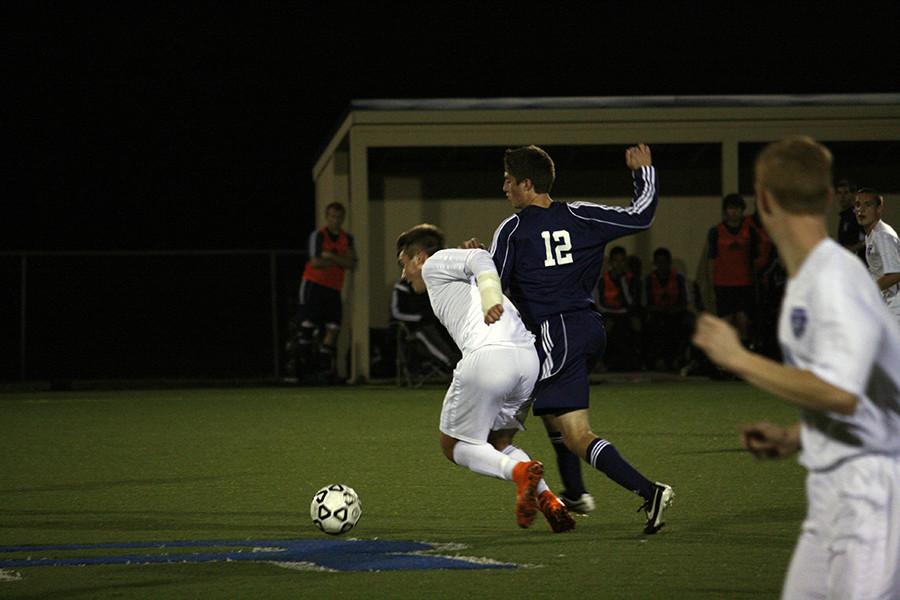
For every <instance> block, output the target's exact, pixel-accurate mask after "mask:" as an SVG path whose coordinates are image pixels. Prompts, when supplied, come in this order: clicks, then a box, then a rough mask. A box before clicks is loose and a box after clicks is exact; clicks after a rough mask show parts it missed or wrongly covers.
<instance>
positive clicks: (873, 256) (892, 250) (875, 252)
mask: <svg viewBox="0 0 900 600" xmlns="http://www.w3.org/2000/svg"><path fill="white" fill-rule="evenodd" d="M866 264H868V265H869V273H871V274H872V278H873V279H876V280H877V279H879V278H881V277H883V276H884V275H885V274H887V273H900V239H898V238H897V232H896V231H894V228H893V227H891V226H890V225H888V224H887V223H885V222H884V221H878V222H877V223H875V227H873V228H872V231H870V232H869V233H867V234H866ZM881 295H882V297H884V301H885V302H886V303H887V305H888V307H889V308H890V309H891V312H892V313H893V314H894V315H895V316H898V317H900V283H895V284H894V285H892V286H891V287H889V288H887V289H884V290H881Z"/></svg>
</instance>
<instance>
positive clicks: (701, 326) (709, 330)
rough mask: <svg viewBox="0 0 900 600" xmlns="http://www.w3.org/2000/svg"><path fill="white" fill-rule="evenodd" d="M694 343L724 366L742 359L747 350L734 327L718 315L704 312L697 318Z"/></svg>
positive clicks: (712, 359) (726, 366) (710, 357)
mask: <svg viewBox="0 0 900 600" xmlns="http://www.w3.org/2000/svg"><path fill="white" fill-rule="evenodd" d="M691 341H692V342H694V345H695V346H697V347H698V348H700V349H701V350H703V351H704V352H705V353H706V355H707V356H708V357H709V359H710V360H711V361H713V362H714V363H716V364H717V365H719V366H720V367H724V368H726V369H728V368H729V365H731V364H735V361H740V360H742V356H743V353H744V352H746V350H745V349H744V347H743V346H742V345H741V341H740V340H739V339H738V335H737V331H735V329H734V327H732V326H731V325H729V324H728V323H726V322H725V321H723V320H722V319H720V318H718V317H714V316H712V315H711V314H709V313H703V314H702V315H700V318H699V319H697V327H696V329H695V330H694V336H693V337H692V338H691Z"/></svg>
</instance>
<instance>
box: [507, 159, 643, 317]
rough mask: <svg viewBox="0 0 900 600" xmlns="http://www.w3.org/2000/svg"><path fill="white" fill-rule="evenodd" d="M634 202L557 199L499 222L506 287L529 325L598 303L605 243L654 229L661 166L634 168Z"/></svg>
mask: <svg viewBox="0 0 900 600" xmlns="http://www.w3.org/2000/svg"><path fill="white" fill-rule="evenodd" d="M632 177H633V179H634V199H633V200H632V203H631V206H628V207H622V206H603V205H600V204H592V203H590V202H570V203H563V202H553V203H551V204H550V206H549V208H542V207H540V206H534V205H531V206H527V207H525V208H523V209H522V210H521V211H519V212H518V214H515V215H513V216H511V217H509V218H508V219H506V220H505V221H503V223H501V224H500V227H498V228H497V231H496V232H495V233H494V240H493V243H492V244H491V255H492V256H493V258H494V263H495V264H496V265H497V272H498V273H500V279H501V280H502V282H503V289H504V291H505V292H506V295H507V296H508V297H509V299H510V300H512V301H513V303H514V304H515V305H516V307H517V308H518V309H519V311H520V312H521V314H522V318H523V319H524V320H525V324H526V325H528V327H529V328H530V329H531V330H532V331H535V328H537V327H539V326H540V324H541V323H542V322H543V321H545V320H546V319H547V318H548V317H550V316H552V315H555V314H561V313H567V312H572V311H576V310H584V309H587V308H591V307H593V306H594V299H593V295H592V291H593V289H594V287H595V286H596V285H597V279H598V278H599V276H600V268H601V266H602V265H603V255H604V252H605V248H606V244H607V243H608V242H610V241H611V240H614V239H616V238H619V237H622V236H624V235H628V234H631V233H637V232H639V231H642V230H644V229H647V228H648V227H650V225H651V223H652V222H653V215H654V213H655V212H656V205H657V202H658V199H659V193H658V191H657V182H656V169H655V168H654V167H652V166H650V167H641V169H640V170H638V171H633V172H632Z"/></svg>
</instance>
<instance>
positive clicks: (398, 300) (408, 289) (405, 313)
mask: <svg viewBox="0 0 900 600" xmlns="http://www.w3.org/2000/svg"><path fill="white" fill-rule="evenodd" d="M391 321H393V322H400V323H403V324H405V325H406V328H407V330H408V331H409V333H410V335H411V337H412V338H414V339H415V340H417V341H419V342H421V345H422V347H423V348H424V349H425V350H426V351H427V353H428V354H427V356H424V357H418V358H417V359H415V360H413V357H408V358H409V359H410V364H411V366H412V368H413V370H424V369H416V366H417V363H418V362H419V361H421V360H429V359H430V360H432V361H433V362H435V363H436V364H438V365H439V366H440V368H441V369H442V370H444V371H446V372H448V373H450V372H452V371H453V369H454V368H455V367H456V363H457V362H458V361H459V359H460V357H461V355H460V352H459V349H458V348H457V347H456V344H455V343H454V342H453V339H452V338H451V337H450V334H449V333H447V330H446V329H445V328H444V326H443V325H441V323H440V321H438V320H437V317H435V316H434V312H433V311H432V310H431V302H429V300H428V292H425V293H422V294H417V293H416V292H415V291H413V288H412V286H411V285H410V284H409V282H407V281H406V280H405V279H400V280H399V281H397V283H395V284H394V288H393V289H392V290H391Z"/></svg>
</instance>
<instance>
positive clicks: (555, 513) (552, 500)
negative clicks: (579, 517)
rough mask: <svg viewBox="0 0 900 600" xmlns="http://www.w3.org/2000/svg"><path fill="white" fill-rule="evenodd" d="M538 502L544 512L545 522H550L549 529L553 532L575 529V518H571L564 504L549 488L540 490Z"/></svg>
mask: <svg viewBox="0 0 900 600" xmlns="http://www.w3.org/2000/svg"><path fill="white" fill-rule="evenodd" d="M538 504H540V507H541V512H542V513H544V517H546V519H547V523H549V524H550V529H552V530H553V533H562V532H564V531H571V530H573V529H575V519H573V518H572V515H571V514H570V513H569V509H568V508H566V505H565V504H563V503H562V502H561V501H560V499H559V498H557V497H556V496H554V495H553V492H551V491H550V490H544V491H543V492H541V496H540V498H538Z"/></svg>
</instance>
